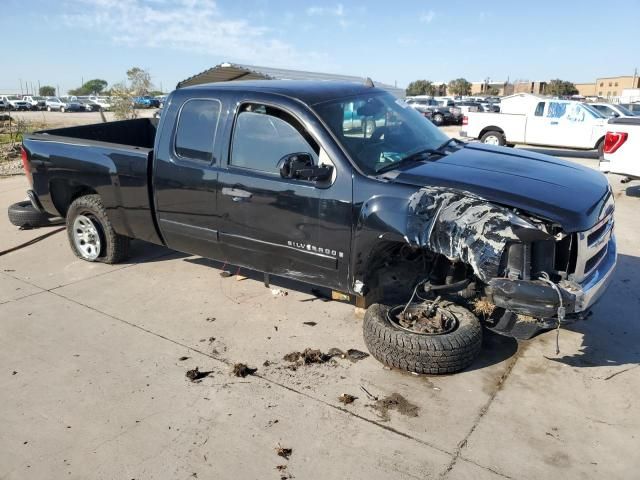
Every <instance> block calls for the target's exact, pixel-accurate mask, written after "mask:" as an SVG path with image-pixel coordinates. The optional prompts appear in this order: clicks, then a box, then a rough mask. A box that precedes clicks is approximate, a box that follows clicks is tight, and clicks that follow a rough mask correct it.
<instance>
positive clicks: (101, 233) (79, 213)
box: [67, 195, 130, 263]
mask: <svg viewBox="0 0 640 480" xmlns="http://www.w3.org/2000/svg"><path fill="white" fill-rule="evenodd" d="M67 235H68V237H69V243H70V244H71V250H73V253H75V254H76V256H78V257H79V258H81V259H83V260H86V261H88V262H103V263H118V262H121V261H122V260H124V259H125V258H126V257H127V255H128V253H129V241H130V240H129V238H127V237H124V236H122V235H119V234H117V233H116V232H115V230H114V229H113V227H112V226H111V222H110V221H109V217H107V211H106V210H105V208H104V206H103V205H102V201H101V200H100V196H99V195H85V196H83V197H79V198H77V199H75V200H74V201H73V203H72V204H71V206H70V207H69V210H68V211H67Z"/></svg>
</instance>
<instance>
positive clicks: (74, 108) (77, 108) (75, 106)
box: [60, 100, 87, 112]
mask: <svg viewBox="0 0 640 480" xmlns="http://www.w3.org/2000/svg"><path fill="white" fill-rule="evenodd" d="M60 111H61V112H86V111H87V107H86V105H85V104H84V103H82V102H81V101H80V100H72V101H70V102H67V106H66V107H65V108H61V109H60Z"/></svg>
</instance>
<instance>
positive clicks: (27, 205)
mask: <svg viewBox="0 0 640 480" xmlns="http://www.w3.org/2000/svg"><path fill="white" fill-rule="evenodd" d="M7 215H8V217H9V221H10V222H11V224H13V225H15V226H16V227H21V228H37V227H46V226H50V225H54V224H55V222H53V221H52V218H53V217H52V216H51V215H49V214H48V213H42V212H40V211H38V210H36V209H35V208H34V206H33V205H32V204H31V202H30V201H29V200H25V201H23V202H18V203H14V204H13V205H11V206H9V208H8V209H7Z"/></svg>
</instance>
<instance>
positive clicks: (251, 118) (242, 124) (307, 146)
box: [230, 103, 320, 174]
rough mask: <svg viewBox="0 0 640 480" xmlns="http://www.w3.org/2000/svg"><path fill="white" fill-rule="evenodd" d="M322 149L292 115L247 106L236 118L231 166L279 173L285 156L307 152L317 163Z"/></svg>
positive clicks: (261, 107) (252, 104) (273, 109)
mask: <svg viewBox="0 0 640 480" xmlns="http://www.w3.org/2000/svg"><path fill="white" fill-rule="evenodd" d="M319 151H320V148H319V146H318V144H317V143H316V142H315V141H314V140H313V138H311V136H310V135H309V133H308V132H307V131H306V130H305V129H304V127H303V126H302V125H301V124H300V123H299V122H298V121H297V120H296V119H295V118H294V117H293V116H291V115H290V114H288V113H287V112H284V111H283V110H280V109H277V108H274V107H270V106H268V105H261V104H254V103H248V104H244V105H242V106H241V108H240V112H239V113H238V116H237V118H236V124H235V128H234V132H233V141H232V146H231V160H230V163H231V165H234V166H236V167H241V168H247V169H250V170H258V171H260V172H266V173H271V174H279V170H278V162H279V161H280V160H281V159H282V157H284V156H285V155H289V154H292V153H308V154H310V155H311V157H312V158H313V160H314V164H317V163H318V153H319Z"/></svg>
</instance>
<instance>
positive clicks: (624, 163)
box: [600, 119, 640, 180]
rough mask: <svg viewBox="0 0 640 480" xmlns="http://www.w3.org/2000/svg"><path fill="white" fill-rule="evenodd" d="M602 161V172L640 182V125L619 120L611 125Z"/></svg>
mask: <svg viewBox="0 0 640 480" xmlns="http://www.w3.org/2000/svg"><path fill="white" fill-rule="evenodd" d="M603 153H604V158H602V159H601V160H600V171H602V172H604V173H616V174H618V175H624V176H625V177H627V178H628V179H629V180H640V125H638V124H637V123H636V122H634V121H630V120H626V119H617V120H616V121H615V122H614V123H611V124H609V130H608V131H607V134H606V137H605V140H604V148H603Z"/></svg>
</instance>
